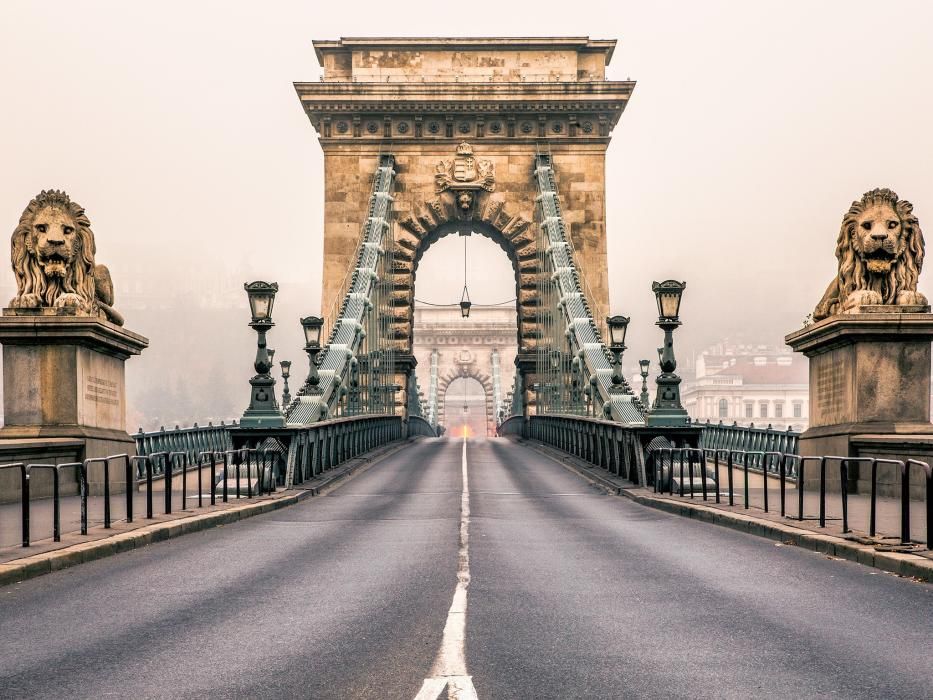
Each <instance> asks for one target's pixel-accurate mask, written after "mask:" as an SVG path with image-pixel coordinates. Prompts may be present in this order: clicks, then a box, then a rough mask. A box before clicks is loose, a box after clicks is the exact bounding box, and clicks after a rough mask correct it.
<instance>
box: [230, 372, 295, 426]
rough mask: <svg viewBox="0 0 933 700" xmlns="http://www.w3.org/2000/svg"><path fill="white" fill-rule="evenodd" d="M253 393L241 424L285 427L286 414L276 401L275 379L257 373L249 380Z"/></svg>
mask: <svg viewBox="0 0 933 700" xmlns="http://www.w3.org/2000/svg"><path fill="white" fill-rule="evenodd" d="M249 383H250V386H251V387H252V395H251V398H250V402H249V408H247V409H246V411H245V412H244V413H243V417H242V418H241V419H240V425H241V426H242V427H244V428H284V427H285V416H283V415H282V412H281V411H280V410H279V406H278V404H277V403H276V401H275V392H274V391H273V387H274V386H275V380H274V379H273V378H272V377H268V376H265V377H264V376H262V375H256V376H255V377H253V378H252V379H250V380H249Z"/></svg>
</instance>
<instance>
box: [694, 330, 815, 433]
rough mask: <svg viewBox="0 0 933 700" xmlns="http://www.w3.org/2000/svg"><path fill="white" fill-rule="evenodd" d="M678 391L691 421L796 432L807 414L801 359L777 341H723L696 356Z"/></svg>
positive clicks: (805, 374) (807, 392) (805, 368)
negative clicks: (692, 373)
mask: <svg viewBox="0 0 933 700" xmlns="http://www.w3.org/2000/svg"><path fill="white" fill-rule="evenodd" d="M681 395H682V400H683V404H684V407H685V408H686V409H687V413H689V414H690V417H691V418H693V419H694V420H695V421H699V422H703V423H705V422H706V421H707V420H708V421H709V422H710V423H718V422H720V421H722V422H723V423H725V424H728V425H731V424H732V423H738V424H739V425H746V426H747V425H750V424H752V423H754V424H755V426H756V427H767V426H769V425H770V426H771V427H773V428H775V429H777V430H787V429H788V428H790V429H792V430H795V431H800V432H802V431H804V430H806V429H807V425H808V423H809V416H810V406H809V403H810V390H809V379H808V365H807V359H806V358H805V357H803V356H802V355H798V354H795V353H793V352H791V351H790V350H789V349H787V348H783V347H775V346H767V345H746V344H732V343H729V342H727V341H726V342H723V343H720V344H718V345H715V346H712V347H710V348H708V349H707V350H705V351H703V353H702V354H701V355H700V356H699V357H698V358H697V359H696V376H695V377H694V378H693V379H692V380H691V381H685V382H684V388H683V390H682V392H681Z"/></svg>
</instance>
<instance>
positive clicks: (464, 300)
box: [460, 236, 471, 318]
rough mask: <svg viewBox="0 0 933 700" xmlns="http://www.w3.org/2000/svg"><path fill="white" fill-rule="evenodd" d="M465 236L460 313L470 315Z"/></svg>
mask: <svg viewBox="0 0 933 700" xmlns="http://www.w3.org/2000/svg"><path fill="white" fill-rule="evenodd" d="M467 238H468V236H464V237H463V295H462V296H461V297H460V315H461V316H462V317H463V318H469V317H470V306H471V304H470V293H469V292H468V291H467Z"/></svg>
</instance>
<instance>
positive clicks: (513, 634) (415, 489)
mask: <svg viewBox="0 0 933 700" xmlns="http://www.w3.org/2000/svg"><path fill="white" fill-rule="evenodd" d="M466 471H467V473H468V475H469V510H470V515H469V518H468V520H467V526H468V535H469V544H468V551H469V558H468V562H467V567H468V569H467V570H468V573H469V579H468V583H469V586H468V588H467V589H466V591H467V593H466V622H465V630H464V636H465V648H464V649H461V651H464V652H465V654H464V660H465V672H466V674H467V675H470V676H472V683H473V685H474V686H475V688H476V691H477V695H478V697H479V698H497V699H502V698H531V697H533V698H571V697H621V696H623V695H624V696H631V697H647V696H656V697H711V696H715V697H751V696H761V695H774V696H778V695H779V696H787V697H814V696H823V695H829V694H838V695H840V696H843V697H852V698H861V697H865V698H868V697H882V696H883V697H888V698H894V697H905V698H906V697H923V696H925V695H928V694H929V690H930V687H931V686H930V683H931V676H930V671H929V665H928V663H927V656H926V646H927V645H928V641H929V639H930V638H931V637H933V618H931V617H930V616H929V615H923V614H922V613H921V611H923V610H928V609H930V607H931V603H933V589H931V588H930V587H929V586H925V585H919V584H915V583H912V582H910V581H907V580H903V579H898V578H895V577H893V576H889V575H885V574H882V573H879V572H878V571H876V570H873V569H869V568H866V567H860V566H858V565H855V564H850V563H848V562H843V561H835V560H828V559H826V558H825V557H822V556H819V555H815V554H813V553H811V552H806V551H800V550H798V549H796V548H792V547H775V546H774V543H773V542H770V541H767V540H763V539H758V538H755V537H752V536H749V535H744V534H741V533H737V532H734V531H731V530H727V529H724V528H719V527H716V526H712V525H706V524H703V523H697V522H695V521H690V520H686V519H681V518H678V517H675V516H670V515H667V514H664V513H661V512H658V511H654V510H651V509H647V508H643V507H641V506H639V505H637V504H635V503H632V502H629V501H627V500H624V499H620V498H613V497H610V496H606V495H605V494H604V493H603V492H601V491H598V490H596V489H595V488H594V487H592V486H590V485H589V484H587V483H586V482H584V481H582V480H580V479H578V478H577V477H576V476H574V475H573V474H571V473H569V472H568V471H566V470H565V469H563V468H561V467H560V466H558V465H557V464H555V463H553V462H551V461H549V460H548V459H546V458H544V457H542V456H541V455H540V454H539V453H537V452H535V451H533V450H530V449H528V448H526V447H524V446H520V445H516V444H514V443H510V442H508V441H505V440H476V441H470V442H469V443H468V445H467V448H466ZM462 472H463V464H462V444H461V442H460V441H457V440H443V439H441V440H424V441H420V442H418V443H416V444H414V445H413V446H411V447H409V448H408V449H407V450H403V451H401V452H398V453H396V454H393V455H391V456H390V457H388V458H386V459H385V460H384V461H382V462H380V463H379V464H377V465H376V466H374V467H373V468H371V469H370V470H369V471H367V472H365V473H363V474H361V475H359V476H357V477H355V478H354V479H352V480H351V481H349V482H348V483H346V484H345V485H343V486H342V487H340V488H339V489H337V490H335V491H333V492H331V493H330V494H329V495H328V496H326V497H323V498H318V499H312V500H309V501H307V502H304V503H301V504H299V505H296V506H293V507H291V508H288V509H285V510H281V511H276V512H274V513H269V514H266V515H262V516H258V517H256V518H252V519H249V520H245V521H241V522H239V523H237V524H235V525H231V526H228V527H223V528H219V529H216V530H210V531H205V532H201V533H197V534H193V535H188V536H186V537H183V538H180V539H177V540H171V541H167V542H162V543H159V544H156V545H152V546H150V547H146V548H143V549H140V550H136V551H133V552H131V553H126V554H122V555H119V556H116V557H112V558H109V559H104V560H99V561H95V562H92V563H89V564H85V565H82V566H80V567H76V568H72V569H67V570H64V571H61V572H57V573H53V574H50V575H48V576H43V577H41V578H38V579H34V580H31V581H27V582H25V583H23V584H19V585H17V586H12V587H9V588H6V589H4V590H3V591H2V595H0V620H2V628H3V635H2V636H0V695H2V696H4V697H26V696H28V697H37V698H43V697H49V698H51V697H55V698H62V697H100V696H106V695H113V696H118V697H141V698H146V697H196V696H210V697H234V696H236V697H257V698H259V697H314V698H358V697H359V698H407V699H410V698H413V697H414V696H415V695H416V694H417V693H418V691H419V689H420V688H421V687H422V684H423V682H424V680H425V679H426V678H429V677H430V676H432V675H435V674H434V673H432V672H433V671H435V670H436V668H437V664H435V661H436V656H437V652H438V650H439V649H440V648H441V646H442V643H444V644H445V645H447V644H448V643H450V642H451V640H453V644H454V645H456V643H457V637H456V635H454V636H453V637H450V638H448V637H449V635H445V623H447V624H448V625H449V624H450V620H451V619H452V618H454V617H456V615H455V613H456V608H457V603H456V601H455V602H454V605H451V601H452V598H453V595H454V588H455V586H456V584H457V571H458V539H459V537H460V534H459V533H460V528H461V501H462V496H463V494H462V493H461V491H462V479H461V474H462ZM460 566H461V570H462V568H463V561H462V557H461V564H460Z"/></svg>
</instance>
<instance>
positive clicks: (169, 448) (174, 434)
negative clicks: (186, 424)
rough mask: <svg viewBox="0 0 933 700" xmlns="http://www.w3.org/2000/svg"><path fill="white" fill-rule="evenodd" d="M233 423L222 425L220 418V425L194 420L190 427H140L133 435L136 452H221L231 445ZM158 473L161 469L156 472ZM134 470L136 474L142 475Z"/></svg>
mask: <svg viewBox="0 0 933 700" xmlns="http://www.w3.org/2000/svg"><path fill="white" fill-rule="evenodd" d="M236 427H237V423H236V421H233V422H232V423H230V424H229V425H226V424H225V423H223V421H221V423H220V425H213V424H211V423H208V424H207V425H206V426H203V427H202V426H198V424H197V423H195V424H194V425H193V426H192V427H190V428H179V427H178V426H177V425H176V426H175V428H174V429H169V430H166V429H165V428H164V427H163V428H160V429H159V430H153V431H152V432H148V433H144V432H143V430H142V428H140V429H139V432H138V433H136V435H134V436H133V439H134V440H136V454H137V455H140V456H147V455H151V454H154V453H157V452H185V453H187V455H188V457H189V459H192V460H193V459H196V458H197V456H198V455H200V454H201V453H202V452H225V451H227V450H232V449H233V441H232V439H231V437H230V428H236ZM158 474H162V472H161V471H160V472H158ZM142 476H143V475H142V474H141V473H140V474H138V475H137V478H142Z"/></svg>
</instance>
